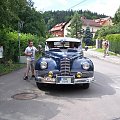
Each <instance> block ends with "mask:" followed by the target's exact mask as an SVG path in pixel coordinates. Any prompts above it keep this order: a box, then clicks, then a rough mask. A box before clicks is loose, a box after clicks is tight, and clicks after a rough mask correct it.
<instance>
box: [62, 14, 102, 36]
mask: <svg viewBox="0 0 120 120" xmlns="http://www.w3.org/2000/svg"><path fill="white" fill-rule="evenodd" d="M81 20H82V29H84V30H86V27H88V26H89V28H90V31H91V32H92V33H93V36H94V35H95V32H96V31H97V30H98V29H100V28H101V27H102V25H100V24H99V23H97V22H95V21H94V20H91V19H86V17H84V16H83V17H81ZM70 24H71V21H70V22H69V23H67V24H66V26H65V27H64V36H66V35H67V33H68V29H70Z"/></svg>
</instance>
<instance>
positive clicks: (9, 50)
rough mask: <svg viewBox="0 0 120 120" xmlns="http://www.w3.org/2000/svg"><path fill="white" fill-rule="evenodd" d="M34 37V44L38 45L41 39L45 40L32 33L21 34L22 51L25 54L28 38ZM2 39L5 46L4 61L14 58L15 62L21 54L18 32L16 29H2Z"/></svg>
mask: <svg viewBox="0 0 120 120" xmlns="http://www.w3.org/2000/svg"><path fill="white" fill-rule="evenodd" d="M29 39H33V42H34V45H35V46H36V47H37V46H38V44H39V42H40V41H44V40H43V38H39V37H38V36H35V35H32V34H23V33H21V35H20V53H21V55H23V54H24V50H25V48H26V47H27V45H28V40H29ZM0 41H1V45H2V46H3V48H4V52H3V55H4V61H9V60H12V61H13V62H17V61H18V56H19V42H18V33H17V32H16V31H14V32H10V31H7V30H1V31H0Z"/></svg>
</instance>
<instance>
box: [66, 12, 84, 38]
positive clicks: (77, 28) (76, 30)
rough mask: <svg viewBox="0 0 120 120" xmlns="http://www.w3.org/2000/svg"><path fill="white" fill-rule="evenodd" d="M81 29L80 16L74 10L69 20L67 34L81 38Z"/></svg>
mask: <svg viewBox="0 0 120 120" xmlns="http://www.w3.org/2000/svg"><path fill="white" fill-rule="evenodd" d="M81 29H82V21H81V16H80V15H79V14H78V13H77V12H76V13H75V14H74V16H73V18H72V20H71V25H70V29H68V35H67V36H70V37H76V38H81Z"/></svg>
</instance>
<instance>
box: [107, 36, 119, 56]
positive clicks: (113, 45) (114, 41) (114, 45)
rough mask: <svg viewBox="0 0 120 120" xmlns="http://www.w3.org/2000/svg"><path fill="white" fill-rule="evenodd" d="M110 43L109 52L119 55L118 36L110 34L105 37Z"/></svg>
mask: <svg viewBox="0 0 120 120" xmlns="http://www.w3.org/2000/svg"><path fill="white" fill-rule="evenodd" d="M106 39H107V40H109V42H110V51H112V52H115V53H117V54H120V34H110V35H107V36H106Z"/></svg>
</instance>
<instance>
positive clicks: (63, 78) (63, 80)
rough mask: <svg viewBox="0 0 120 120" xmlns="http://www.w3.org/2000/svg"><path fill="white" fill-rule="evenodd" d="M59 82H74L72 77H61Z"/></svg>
mask: <svg viewBox="0 0 120 120" xmlns="http://www.w3.org/2000/svg"><path fill="white" fill-rule="evenodd" d="M57 84H72V78H70V77H59V78H58V81H57Z"/></svg>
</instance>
